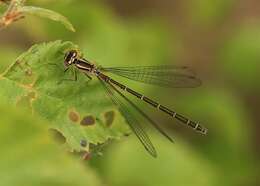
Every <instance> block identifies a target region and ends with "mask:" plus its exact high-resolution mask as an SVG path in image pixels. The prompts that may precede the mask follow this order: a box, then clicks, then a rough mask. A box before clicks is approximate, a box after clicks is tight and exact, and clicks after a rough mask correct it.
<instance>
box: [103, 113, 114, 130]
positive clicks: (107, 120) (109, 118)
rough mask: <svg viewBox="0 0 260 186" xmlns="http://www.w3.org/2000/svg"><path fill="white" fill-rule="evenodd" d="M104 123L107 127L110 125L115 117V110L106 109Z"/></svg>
mask: <svg viewBox="0 0 260 186" xmlns="http://www.w3.org/2000/svg"><path fill="white" fill-rule="evenodd" d="M104 116H105V123H106V125H107V126H108V127H110V126H111V125H112V123H113V121H114V119H115V112H114V111H113V110H112V111H108V112H106V113H105V115H104Z"/></svg>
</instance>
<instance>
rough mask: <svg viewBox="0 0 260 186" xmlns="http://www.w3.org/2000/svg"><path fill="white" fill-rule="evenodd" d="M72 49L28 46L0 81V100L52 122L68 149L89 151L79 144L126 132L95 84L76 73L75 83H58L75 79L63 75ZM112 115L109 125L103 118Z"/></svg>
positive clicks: (54, 45)
mask: <svg viewBox="0 0 260 186" xmlns="http://www.w3.org/2000/svg"><path fill="white" fill-rule="evenodd" d="M72 48H73V49H77V46H75V45H74V44H72V43H70V42H61V41H56V42H51V43H43V44H40V45H35V46H33V47H31V49H29V50H28V51H27V52H26V53H24V54H22V55H21V56H20V57H19V58H18V59H17V60H16V62H15V63H14V64H13V65H12V66H11V67H10V68H9V69H8V70H7V71H6V72H5V73H4V74H3V76H2V77H1V80H0V85H1V87H2V89H1V90H0V95H1V98H2V99H3V100H6V101H7V102H9V103H12V104H18V103H20V102H22V103H23V105H24V106H26V107H29V108H30V109H31V111H32V112H34V113H37V114H38V115H41V116H42V117H44V118H45V119H47V120H48V121H50V122H51V123H52V125H51V126H49V127H51V128H55V129H57V130H58V131H60V132H61V133H62V134H63V136H64V137H65V138H66V141H67V143H68V144H69V146H70V147H71V148H72V149H74V150H76V151H89V145H87V146H86V147H82V146H81V145H80V142H81V140H86V141H87V142H88V144H89V143H92V144H98V143H104V142H106V141H107V140H108V139H111V138H120V137H121V136H123V135H125V134H127V133H128V132H129V130H128V127H127V125H126V124H125V122H124V120H123V118H122V117H121V116H120V115H119V114H118V112H117V111H116V110H115V109H114V108H113V107H112V105H111V102H110V100H109V99H106V97H105V94H104V93H103V91H102V87H101V86H99V84H98V83H97V82H96V81H94V82H89V83H87V82H86V78H85V76H81V75H80V74H79V80H78V82H74V81H63V83H60V84H59V82H61V81H62V80H63V79H69V78H74V77H73V76H72V74H71V73H70V71H69V72H68V73H67V74H64V70H63V60H64V53H65V52H66V51H68V50H69V49H72ZM111 111H112V112H114V113H115V117H114V118H112V120H113V122H112V124H110V125H111V126H107V120H106V118H105V116H104V115H105V113H107V112H111ZM86 117H92V118H94V123H91V124H89V125H91V126H88V124H84V121H83V120H84V118H86ZM110 119H111V118H110Z"/></svg>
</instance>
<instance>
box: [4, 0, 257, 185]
mask: <svg viewBox="0 0 260 186" xmlns="http://www.w3.org/2000/svg"><path fill="white" fill-rule="evenodd" d="M27 4H28V5H34V6H41V7H44V8H48V9H51V10H54V11H57V12H59V13H61V14H63V15H64V16H66V17H67V18H68V19H69V20H70V21H71V22H72V24H73V25H74V26H75V28H76V32H75V33H72V32H69V31H68V30H66V29H65V28H64V27H63V26H62V25H61V24H59V23H57V22H52V21H50V20H47V19H42V18H38V17H34V16H28V17H26V19H23V20H20V21H19V22H16V23H14V24H12V25H11V26H9V27H8V28H6V29H4V30H1V31H0V56H1V59H0V71H3V70H4V69H5V68H6V67H7V66H8V65H10V64H11V63H12V62H14V60H15V59H16V57H18V56H19V55H20V54H21V53H22V52H24V51H26V50H27V49H28V48H29V47H30V46H31V45H33V44H35V43H40V42H44V41H53V40H57V39H62V40H68V41H72V42H74V43H77V44H78V45H79V46H80V48H81V49H82V51H83V52H84V55H85V57H86V58H88V59H90V60H93V61H96V62H97V63H99V64H102V65H104V66H110V65H111V66H113V65H118V66H119V65H120V66H135V65H160V64H161V65H162V64H177V65H188V66H190V67H192V68H193V69H194V70H195V71H196V72H197V75H198V76H199V78H200V79H201V80H202V82H203V84H202V86H201V87H199V88H196V89H173V90H171V89H162V88H160V89H158V88H156V87H153V86H145V87H144V86H142V85H136V84H132V82H131V81H127V82H128V83H129V86H130V87H134V88H136V89H138V90H141V92H144V93H145V94H147V95H149V96H150V97H155V98H157V100H160V102H161V103H162V104H166V103H167V105H168V106H169V107H170V108H174V109H175V110H177V111H179V112H180V113H183V114H184V115H187V116H189V117H190V118H194V119H195V120H198V121H200V122H201V123H203V124H204V125H205V126H206V127H208V128H209V133H208V135H207V136H201V135H199V134H196V133H193V131H190V130H189V129H187V128H185V127H182V126H181V125H177V124H175V123H174V122H173V121H172V120H171V119H169V118H168V117H165V115H164V114H160V113H157V112H153V110H152V109H151V110H149V109H147V111H148V112H151V113H153V114H152V115H153V118H154V119H156V120H157V121H159V123H160V124H161V125H164V127H165V128H167V131H168V133H171V135H172V136H173V138H174V139H175V142H176V143H175V144H170V143H169V142H168V141H167V140H165V139H164V138H163V137H161V136H159V135H157V134H156V133H155V132H153V131H152V132H151V136H152V140H153V143H154V144H155V146H156V148H157V151H158V154H159V157H158V158H157V159H153V158H151V157H150V156H149V155H148V154H147V153H146V152H145V150H143V149H142V147H141V145H139V142H138V140H137V139H136V137H135V136H134V135H132V136H131V137H129V138H126V139H124V140H122V141H118V142H116V143H114V144H112V145H110V146H108V148H107V149H106V150H105V152H104V155H103V156H102V157H94V158H93V159H91V160H90V161H88V162H84V161H81V160H80V159H79V158H77V157H76V158H75V157H71V156H72V155H71V154H69V155H68V153H67V152H66V151H65V150H62V151H59V150H58V149H59V146H57V145H56V148H54V147H53V146H52V145H47V144H49V143H50V144H51V142H50V141H48V140H47V137H46V140H44V139H42V137H41V138H40V135H42V136H45V135H44V134H43V132H41V131H45V130H44V129H43V128H41V123H43V121H41V119H40V118H37V116H34V118H32V117H31V116H28V118H25V117H24V116H25V115H28V114H25V113H26V112H25V111H24V110H22V109H18V108H16V109H15V108H12V109H9V107H10V106H6V105H3V102H4V100H3V101H2V100H1V101H0V111H1V112H0V113H1V114H0V116H1V118H0V123H1V125H0V126H1V128H0V134H1V135H0V138H1V155H0V157H1V159H0V161H1V163H0V172H2V173H3V174H2V173H1V174H0V180H4V182H2V183H5V184H4V185H91V186H92V185H108V186H110V185H113V186H117V185H118V186H119V185H129V186H130V185H137V186H138V185H140V186H141V185H142V186H146V185H147V186H148V185H149V186H150V185H151V186H153V185H154V186H158V185H162V186H168V185H169V186H170V185H180V186H182V185H198V186H204V185H205V186H206V185H229V186H230V185H236V186H237V185H255V186H256V185H259V184H260V181H259V180H258V179H259V172H260V169H259V166H260V163H259V154H260V148H259V140H260V137H259V131H260V127H259V122H260V115H259V113H258V110H259V108H258V107H259V105H260V97H259V93H260V86H259V80H258V78H259V74H258V71H259V69H260V62H259V60H260V2H258V1H234V0H219V1H213V0H208V1H203V0H191V1H182V0H161V1H158V0H124V1H120V0H56V1H53V0H34V1H28V3H27ZM125 82H126V81H125ZM130 84H131V85H130ZM104 99H105V98H104ZM169 100H170V101H169ZM7 108H8V109H7ZM11 116H12V119H10V117H11ZM176 123H177V122H176ZM21 125H22V126H23V127H21ZM39 126H40V127H39ZM38 127H39V128H40V129H38ZM36 128H37V130H36ZM14 129H18V130H19V132H18V131H17V130H14ZM23 131H26V132H23ZM36 131H37V132H38V133H39V135H38V133H37V135H36V134H35V132H36ZM25 137H27V138H28V139H27V138H26V139H25ZM39 138H40V139H41V140H42V141H41V140H39ZM14 140H15V141H16V142H15V141H14ZM33 141H34V142H33ZM29 142H30V143H29ZM18 144H20V145H18ZM41 145H42V146H43V148H39V146H41ZM34 148H35V150H33V151H32V152H31V153H24V152H23V151H27V150H26V149H28V151H31V150H32V149H34ZM44 149H46V150H44ZM2 152H4V153H2ZM45 153H46V155H45ZM9 154H12V155H14V154H15V155H16V156H14V157H13V156H9ZM59 156H60V157H59ZM57 159H59V161H57ZM32 160H33V161H32ZM43 160H44V161H43ZM20 162H23V164H20ZM15 165H20V166H18V167H17V166H15ZM73 165H74V166H73ZM81 166H82V167H81ZM4 173H5V174H4ZM28 175H32V176H31V177H30V176H28ZM1 177H2V178H1ZM26 178H28V179H26ZM56 178H57V179H56ZM28 180H29V181H28Z"/></svg>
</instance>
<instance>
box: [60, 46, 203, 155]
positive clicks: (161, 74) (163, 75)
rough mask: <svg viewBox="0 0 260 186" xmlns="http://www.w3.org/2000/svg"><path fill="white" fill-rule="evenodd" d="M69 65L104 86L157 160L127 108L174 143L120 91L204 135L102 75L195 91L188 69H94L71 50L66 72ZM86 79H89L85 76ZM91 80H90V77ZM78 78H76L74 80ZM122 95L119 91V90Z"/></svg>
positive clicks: (195, 80)
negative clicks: (135, 112) (192, 88)
mask: <svg viewBox="0 0 260 186" xmlns="http://www.w3.org/2000/svg"><path fill="white" fill-rule="evenodd" d="M71 65H74V66H75V67H76V68H77V69H79V70H80V71H82V72H83V73H84V74H86V75H87V76H88V75H92V76H96V77H97V78H98V80H99V81H100V83H101V85H102V86H103V88H104V90H105V92H106V94H107V95H108V97H109V98H110V99H111V101H112V102H113V103H114V104H115V105H116V106H117V108H118V110H119V111H120V112H121V114H122V115H123V116H124V117H125V119H126V122H127V123H128V124H129V126H130V128H131V129H132V131H133V132H134V133H135V134H136V136H137V137H138V139H139V140H140V141H141V143H142V144H143V145H144V147H145V149H146V150H147V151H148V152H149V153H150V154H151V155H152V156H154V157H156V155H157V153H156V150H155V148H154V146H153V144H152V143H151V141H150V139H149V137H148V135H147V134H146V133H145V131H144V129H143V127H142V125H141V124H140V122H139V121H138V120H137V119H136V118H135V116H134V114H132V112H131V111H130V110H129V109H128V108H127V107H126V105H129V106H130V107H132V108H134V109H135V111H137V112H138V113H139V114H140V115H141V116H142V117H144V118H145V119H146V120H147V121H148V123H150V124H152V125H153V126H154V127H155V128H156V129H157V130H158V131H159V132H160V133H161V134H162V135H164V136H165V137H166V138H168V139H169V140H170V141H172V142H173V140H172V139H171V137H170V136H169V135H168V134H167V133H165V132H164V131H163V130H162V128H161V126H159V125H158V124H157V123H156V122H154V121H153V120H152V119H151V118H150V117H149V116H148V115H147V114H146V113H145V112H144V111H143V110H142V109H140V108H139V107H138V106H137V105H136V104H135V103H133V102H132V101H131V100H130V99H128V98H127V97H126V95H124V94H123V93H122V92H121V91H125V92H128V93H129V94H131V95H133V96H134V97H136V98H138V99H140V100H142V101H143V102H145V103H147V104H148V105H150V106H152V107H154V108H156V109H157V110H159V111H162V112H164V113H166V114H167V115H169V116H170V117H172V118H174V119H177V120H178V121H180V122H181V123H182V124H185V125H186V126H188V127H190V128H192V129H194V130H195V131H196V132H199V133H201V134H206V133H207V129H206V128H205V127H203V126H202V125H201V124H199V122H194V121H192V120H190V119H188V118H187V117H184V116H183V115H181V114H178V113H177V112H175V111H173V110H172V109H169V108H168V107H166V106H163V105H161V104H159V103H158V102H156V101H154V100H153V99H150V98H148V97H147V96H144V95H143V94H140V93H138V92H137V91H134V90H133V89H131V88H129V87H128V86H125V85H123V84H122V83H119V82H118V81H116V80H114V79H112V78H111V77H109V76H108V75H106V74H104V73H113V74H115V75H118V76H122V77H125V78H128V79H131V80H135V81H138V82H142V83H146V84H153V85H158V86H161V87H171V88H179V87H184V88H191V87H197V86H199V85H200V84H201V82H200V80H199V79H198V78H196V77H195V75H194V74H193V73H192V71H191V70H189V68H187V67H179V66H171V65H167V66H139V67H111V68H104V67H97V66H96V65H94V64H93V63H91V62H90V61H88V60H86V59H83V58H81V57H80V56H79V55H78V52H77V51H76V50H71V51H69V52H67V53H66V55H65V60H64V66H65V68H66V69H68V68H69V67H70V66H71ZM88 77H89V76H88ZM89 78H90V77H89ZM76 79H77V78H75V80H76ZM119 89H120V90H121V91H120V90H119Z"/></svg>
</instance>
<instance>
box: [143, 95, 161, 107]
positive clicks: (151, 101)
mask: <svg viewBox="0 0 260 186" xmlns="http://www.w3.org/2000/svg"><path fill="white" fill-rule="evenodd" d="M143 100H144V101H145V102H146V103H149V104H150V105H152V106H154V107H157V106H158V103H156V102H155V101H153V100H151V99H149V98H147V97H144V98H143Z"/></svg>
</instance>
